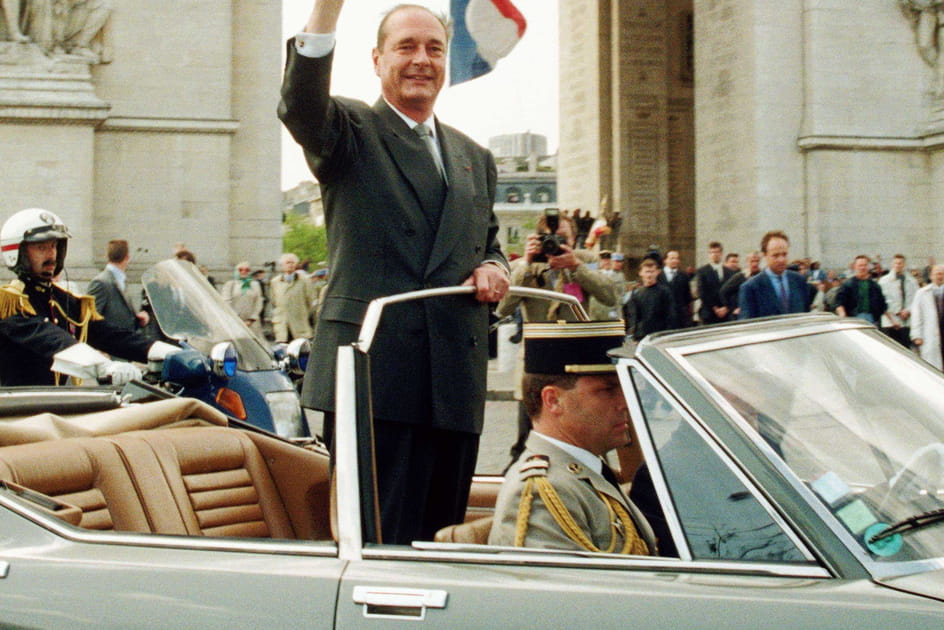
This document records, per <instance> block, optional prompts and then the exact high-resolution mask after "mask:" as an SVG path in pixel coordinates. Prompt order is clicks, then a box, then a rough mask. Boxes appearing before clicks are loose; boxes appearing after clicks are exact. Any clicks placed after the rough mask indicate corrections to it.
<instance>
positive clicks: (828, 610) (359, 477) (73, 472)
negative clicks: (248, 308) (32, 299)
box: [0, 290, 944, 630]
mask: <svg viewBox="0 0 944 630" xmlns="http://www.w3.org/2000/svg"><path fill="white" fill-rule="evenodd" d="M436 291H437V290H433V291H431V292H419V294H417V295H414V294H410V295H407V296H397V297H396V298H393V299H395V300H400V299H413V298H417V299H418V298H422V297H426V296H427V294H429V293H436ZM460 297H462V298H465V297H467V296H451V297H450V299H459V298H460ZM390 300H391V298H388V299H387V303H389V301H390ZM375 306H376V307H377V308H374V307H375ZM383 306H384V303H379V304H374V305H372V307H371V310H370V311H369V312H368V317H367V320H366V321H365V328H364V332H363V333H362V335H361V339H360V341H359V342H358V343H356V344H354V345H352V346H350V347H345V348H341V349H340V351H339V359H338V361H339V370H338V372H339V374H338V381H339V382H338V384H339V387H338V391H339V397H338V423H337V436H336V439H337V442H336V449H335V450H336V452H335V454H334V457H335V460H334V462H333V466H332V467H329V465H328V461H329V454H328V453H327V452H326V451H325V450H324V449H323V448H321V447H320V446H319V445H318V444H317V443H294V442H289V441H286V440H284V439H281V438H279V437H277V436H274V435H271V434H267V433H265V432H262V431H260V430H259V429H254V428H253V427H250V426H244V425H240V424H238V423H236V422H233V421H231V420H230V419H228V418H227V417H226V416H224V415H222V414H221V413H220V412H219V411H216V410H214V409H212V408H210V407H208V406H207V405H205V404H203V403H200V402H198V401H194V400H186V399H175V398H168V399H164V400H154V401H150V402H128V400H127V399H126V398H124V397H122V396H117V395H115V394H114V393H112V392H104V391H94V390H90V391H68V390H62V391H56V392H50V391H48V390H45V391H44V390H37V391H32V392H29V391H27V392H16V393H12V392H10V393H0V416H2V417H0V480H2V484H0V627H17V628H19V627H22V628H26V627H28V628H73V629H74V628H112V627H113V628H149V627H162V628H165V627H181V628H183V627H186V628H232V627H247V628H251V627H271V628H303V627H304V628H335V629H345V628H407V627H423V628H466V627H468V628H482V627H488V628H505V627H507V628H516V629H520V628H542V629H544V628H548V627H553V628H575V627H597V628H616V627H633V626H636V625H639V626H643V627H646V628H649V629H657V628H672V629H677V628H685V627H699V628H725V629H726V630H734V629H739V628H751V629H756V628H764V627H769V628H778V629H780V630H782V629H787V628H820V629H825V628H882V629H886V628H895V629H896V630H903V629H907V628H915V629H917V628H920V629H922V630H926V629H927V628H940V627H941V626H942V624H944V526H942V519H944V376H942V374H941V373H940V372H937V371H936V370H934V369H933V368H931V367H929V366H928V365H926V364H924V363H922V362H920V361H919V360H917V359H916V358H915V357H914V356H913V355H911V354H910V353H908V352H906V351H904V350H902V349H901V348H899V347H896V346H895V345H894V344H893V343H891V342H889V341H888V340H887V339H886V338H884V337H883V336H882V335H881V334H880V333H879V332H878V331H877V330H876V329H875V328H874V327H872V326H870V325H868V324H865V323H862V322H860V321H858V320H853V319H839V318H837V317H835V316H832V315H805V316H787V317H783V318H775V319H769V320H755V321H749V322H739V323H734V324H723V325H719V326H714V327H705V328H702V329H693V330H689V331H680V332H673V333H664V334H659V335H656V336H651V337H649V338H647V339H645V340H643V341H642V342H641V343H640V344H639V345H638V346H636V347H635V348H632V349H629V348H624V349H620V350H616V351H614V352H613V353H612V357H613V360H614V361H615V362H616V363H617V366H618V373H619V376H620V380H621V383H622V386H623V390H624V392H625V395H626V398H627V401H628V405H629V409H630V413H631V416H632V425H633V429H634V436H633V440H632V442H631V443H630V444H628V445H626V446H625V447H623V448H621V449H618V450H617V452H615V453H614V454H612V461H613V462H614V464H617V465H618V467H619V469H620V470H619V474H620V475H621V477H622V481H623V482H624V483H625V484H626V485H627V487H628V488H631V489H632V490H633V491H634V494H636V493H638V491H639V488H640V485H639V484H641V482H640V481H639V479H640V476H641V475H645V476H646V478H647V482H646V486H647V487H648V488H649V490H648V497H647V500H648V503H647V504H646V506H645V509H646V510H647V512H648V514H649V517H650V519H651V520H652V521H653V524H654V526H656V527H657V530H658V531H659V532H660V533H659V536H660V548H661V550H662V553H663V554H664V555H662V556H659V557H640V556H621V555H610V554H598V553H590V552H573V551H559V550H550V549H530V548H511V547H494V546H489V545H487V544H486V539H487V533H488V528H489V526H490V514H489V513H490V510H491V509H492V507H493V506H494V500H495V495H496V493H497V490H498V488H499V487H500V485H501V483H502V480H501V477H498V476H478V477H476V479H475V484H474V488H473V496H472V498H471V499H470V509H469V511H468V514H467V521H466V522H465V523H457V524H455V525H453V526H451V527H448V528H446V529H444V530H443V531H441V532H440V533H439V534H438V535H437V540H434V541H415V542H413V544H411V545H409V546H398V545H387V544H384V543H383V541H382V540H380V537H379V535H378V529H379V528H378V525H377V510H376V498H375V494H374V486H373V471H372V465H371V458H370V454H371V420H370V416H369V408H370V407H369V404H368V400H369V391H368V389H367V387H368V383H369V379H368V378H367V373H368V371H369V356H370V353H369V350H370V341H371V337H372V335H373V330H374V329H375V328H376V321H377V318H379V317H380V312H381V311H382V308H383ZM140 398H141V400H146V397H140ZM504 447H507V445H504ZM634 485H635V486H636V487H635V488H632V486H634Z"/></svg>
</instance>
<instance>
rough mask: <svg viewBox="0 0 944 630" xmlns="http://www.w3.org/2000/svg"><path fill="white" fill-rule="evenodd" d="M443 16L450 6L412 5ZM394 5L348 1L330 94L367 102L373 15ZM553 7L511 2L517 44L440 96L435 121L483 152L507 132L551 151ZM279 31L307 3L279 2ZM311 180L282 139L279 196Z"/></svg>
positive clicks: (291, 27)
mask: <svg viewBox="0 0 944 630" xmlns="http://www.w3.org/2000/svg"><path fill="white" fill-rule="evenodd" d="M419 3H420V4H424V5H426V6H429V7H430V8H432V9H434V10H437V11H448V9H449V0H419ZM395 4H397V0H347V2H346V3H345V6H344V11H343V12H342V13H341V20H340V23H339V24H338V43H337V50H336V52H335V61H334V71H333V74H332V85H331V91H332V93H334V94H339V95H343V96H349V97H353V98H359V99H361V100H364V101H366V102H368V103H373V102H374V101H375V100H377V98H378V97H379V96H380V82H379V79H378V78H377V76H376V75H375V74H374V69H373V65H372V62H371V58H370V51H371V48H373V45H374V42H375V39H376V34H377V24H378V23H379V21H380V15H381V14H382V13H383V12H384V11H385V10H386V9H388V8H390V7H391V6H393V5H395ZM557 4H558V0H515V6H517V7H518V9H519V10H520V11H521V13H522V14H523V15H524V16H525V19H526V20H527V22H528V28H527V31H526V32H525V35H524V38H523V39H522V40H521V42H520V43H518V45H517V46H516V47H515V49H514V50H513V51H512V52H511V54H509V56H508V57H506V58H504V59H502V60H501V61H500V62H499V63H498V66H497V67H496V69H495V70H493V71H492V72H491V73H489V74H487V75H485V76H483V77H480V78H478V79H475V80H473V81H468V82H466V83H462V84H460V85H457V86H456V87H449V86H446V87H444V88H443V91H442V92H441V93H440V95H439V99H438V101H437V104H436V115H437V116H438V117H439V119H440V120H442V121H443V122H445V123H447V124H450V125H452V126H454V127H457V128H459V129H460V130H462V131H464V132H465V133H467V134H469V135H470V136H472V137H473V138H474V139H475V140H477V141H478V142H480V143H481V144H482V145H486V146H487V144H488V139H489V138H490V137H492V136H497V135H500V134H506V133H519V132H524V131H531V132H533V133H537V134H541V135H544V136H547V142H548V150H549V151H550V152H552V153H553V152H554V151H556V150H557V144H558V135H557V128H558V113H557V89H558V86H557V76H558V69H557ZM282 6H283V10H282V30H283V33H284V35H285V37H286V38H287V37H290V36H291V35H293V34H295V33H296V32H297V31H299V30H300V29H301V28H302V27H303V26H304V24H305V21H306V20H307V18H308V14H309V13H310V12H311V6H312V0H283V5H282ZM311 179H313V177H312V176H311V173H310V172H309V170H308V167H307V165H306V164H305V161H304V158H303V157H302V152H301V149H300V148H299V147H298V145H296V144H295V142H294V141H293V140H292V138H291V137H290V136H289V135H288V134H287V133H285V132H284V129H283V134H282V189H283V190H287V189H289V188H292V187H294V186H295V185H296V184H297V183H298V182H300V181H304V180H311Z"/></svg>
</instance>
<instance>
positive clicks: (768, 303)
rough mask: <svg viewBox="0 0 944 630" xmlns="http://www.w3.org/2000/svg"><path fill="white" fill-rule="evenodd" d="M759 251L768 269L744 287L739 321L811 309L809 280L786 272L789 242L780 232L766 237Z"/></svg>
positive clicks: (773, 232)
mask: <svg viewBox="0 0 944 630" xmlns="http://www.w3.org/2000/svg"><path fill="white" fill-rule="evenodd" d="M760 250H761V252H762V253H763V255H764V259H765V260H766V261H767V267H766V268H765V269H764V271H762V272H761V273H759V274H757V275H755V276H753V277H752V278H751V279H750V280H748V281H747V282H745V283H744V284H743V285H741V290H740V292H739V294H738V307H739V308H740V312H739V313H738V319H753V318H755V317H767V316H770V315H785V314H787V313H806V312H807V311H809V310H810V301H811V298H810V294H811V292H810V288H809V285H808V284H807V282H806V279H805V278H804V277H803V276H801V275H800V274H798V273H797V272H795V271H790V270H789V269H787V261H788V260H789V257H790V239H789V238H787V235H786V234H785V233H784V232H782V231H780V230H772V231H770V232H767V233H766V234H764V237H763V238H762V239H761V241H760Z"/></svg>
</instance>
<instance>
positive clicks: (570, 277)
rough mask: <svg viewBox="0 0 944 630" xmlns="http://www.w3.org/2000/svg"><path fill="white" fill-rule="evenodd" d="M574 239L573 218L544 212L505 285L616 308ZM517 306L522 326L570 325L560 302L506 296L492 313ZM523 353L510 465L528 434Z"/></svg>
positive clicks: (609, 286)
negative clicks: (595, 302) (555, 323)
mask: <svg viewBox="0 0 944 630" xmlns="http://www.w3.org/2000/svg"><path fill="white" fill-rule="evenodd" d="M576 237H577V230H576V226H575V225H574V220H573V219H572V218H570V217H568V216H566V215H564V214H561V212H560V211H559V210H558V209H557V208H548V209H547V210H545V211H544V216H542V217H541V218H540V220H539V221H538V230H537V233H535V234H530V235H528V238H527V242H526V244H525V250H524V256H522V257H521V258H519V259H518V260H516V261H514V262H513V263H512V265H511V286H517V287H530V288H533V289H548V290H551V291H557V292H558V293H567V294H570V295H573V296H575V297H576V298H577V299H578V300H580V303H581V304H582V305H583V307H584V309H587V308H588V304H589V302H590V298H591V297H593V298H594V300H595V301H598V302H600V303H601V304H604V305H606V306H608V307H614V305H615V304H616V294H615V292H614V291H613V282H612V281H611V280H610V279H609V278H607V277H606V275H605V274H603V273H602V272H600V271H598V270H596V269H594V268H593V263H596V262H598V260H597V256H596V254H595V253H594V252H593V251H591V250H588V249H576V248H575V242H576ZM518 306H520V307H521V314H522V316H523V318H524V321H525V322H547V321H557V320H566V321H573V320H574V316H573V314H572V313H571V312H570V309H569V308H568V307H566V306H565V307H563V308H561V305H560V303H558V302H550V301H548V300H542V299H537V298H522V297H521V296H518V295H511V294H508V295H506V296H505V297H504V298H502V300H501V302H499V303H498V308H497V313H498V316H499V317H501V318H504V317H507V316H509V315H511V314H512V313H514V311H515V308H517V307H518ZM522 368H523V355H521V354H520V353H519V357H518V363H517V367H516V370H517V372H518V374H517V375H516V376H517V377H516V378H515V382H516V383H518V384H517V385H516V386H515V398H516V399H517V400H518V401H519V405H518V440H517V442H515V444H514V445H513V446H512V447H511V461H512V462H513V461H515V460H516V459H517V458H518V455H520V454H521V452H522V451H523V450H524V443H525V440H526V439H527V437H528V433H529V432H530V431H531V420H530V419H529V418H528V415H527V413H525V412H524V407H523V405H522V404H521V386H520V382H521V378H520V375H521V372H522Z"/></svg>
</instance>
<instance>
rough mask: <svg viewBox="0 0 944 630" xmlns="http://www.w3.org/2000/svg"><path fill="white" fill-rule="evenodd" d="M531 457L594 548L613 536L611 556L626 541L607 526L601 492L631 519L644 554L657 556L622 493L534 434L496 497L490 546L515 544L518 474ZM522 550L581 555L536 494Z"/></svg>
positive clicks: (621, 528)
mask: <svg viewBox="0 0 944 630" xmlns="http://www.w3.org/2000/svg"><path fill="white" fill-rule="evenodd" d="M532 457H538V458H542V459H546V461H547V464H548V466H547V468H546V475H547V480H548V481H549V482H550V483H551V485H552V486H553V487H554V490H555V491H556V492H557V495H558V496H559V497H560V500H561V503H562V504H563V505H564V507H566V509H567V510H568V511H569V512H570V514H571V516H572V517H573V519H574V521H575V522H576V524H577V526H578V527H579V528H580V529H582V530H583V532H584V533H586V534H587V535H588V537H589V538H590V539H591V540H592V542H593V544H594V545H595V546H596V547H597V548H599V549H607V548H608V547H610V544H611V542H612V535H613V532H614V531H615V532H616V535H617V537H618V539H617V541H616V544H615V545H613V548H614V550H615V551H614V553H617V552H619V550H620V549H621V548H622V547H623V543H624V540H625V536H624V535H623V533H624V532H625V531H626V526H625V524H622V523H620V524H618V525H617V527H616V528H615V530H614V528H613V527H612V523H613V516H612V515H611V513H610V510H609V509H608V507H607V505H606V503H605V502H604V501H603V499H602V498H601V497H600V495H599V493H600V492H602V493H604V494H606V495H608V496H610V497H613V498H614V499H616V500H618V501H619V502H620V504H622V505H623V507H624V508H625V509H626V510H627V512H629V514H630V515H631V516H632V520H633V521H634V523H635V526H636V531H637V532H638V533H639V536H640V538H642V540H643V541H644V542H645V543H646V545H647V546H648V547H649V553H650V554H653V555H654V554H655V553H656V541H655V536H654V535H653V533H652V528H651V527H650V526H649V523H648V522H647V521H646V519H645V517H644V516H643V515H642V513H641V512H640V511H639V510H638V509H637V508H636V507H635V506H634V505H633V504H632V502H631V501H630V500H629V499H628V498H627V497H626V495H625V494H623V492H622V491H621V490H619V489H618V488H616V486H614V485H613V484H611V483H610V482H608V481H607V480H606V479H604V478H603V476H602V475H600V474H597V473H596V472H594V471H592V470H590V469H588V468H587V467H586V466H585V465H583V464H582V463H580V462H579V461H578V460H576V459H575V458H574V457H573V456H572V455H570V454H569V453H567V452H566V451H564V450H563V449H561V448H559V447H557V446H555V445H554V444H552V443H551V442H549V441H547V440H545V439H544V438H542V437H541V436H540V435H539V434H537V433H534V432H532V433H531V435H530V436H528V441H527V444H526V446H525V451H524V453H522V455H521V457H520V458H519V459H518V461H517V462H515V464H514V465H512V467H511V468H510V469H509V471H508V473H507V474H506V475H505V483H504V484H503V485H502V489H501V492H500V493H499V495H498V501H497V503H496V505H495V519H494V522H493V524H492V529H491V532H490V534H489V537H488V543H489V544H490V545H504V546H509V547H511V546H514V544H515V530H516V524H517V519H518V511H519V507H520V504H521V495H522V492H523V490H524V487H525V483H526V478H527V475H528V474H529V473H528V472H522V469H523V468H526V466H525V463H526V462H528V460H529V459H530V458H532ZM524 546H525V547H539V548H548V549H572V550H581V551H583V550H584V549H583V548H582V547H580V546H579V545H578V544H577V543H575V542H574V541H573V540H572V539H571V538H570V537H568V536H567V534H566V533H565V532H564V531H563V529H561V527H560V525H558V523H557V521H556V520H555V518H554V516H553V515H552V514H551V512H550V511H549V510H548V509H547V506H545V505H544V502H543V501H542V499H541V497H540V496H539V495H538V493H537V492H535V493H534V497H533V502H532V504H531V514H530V517H529V519H528V530H527V534H526V536H525V539H524Z"/></svg>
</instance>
